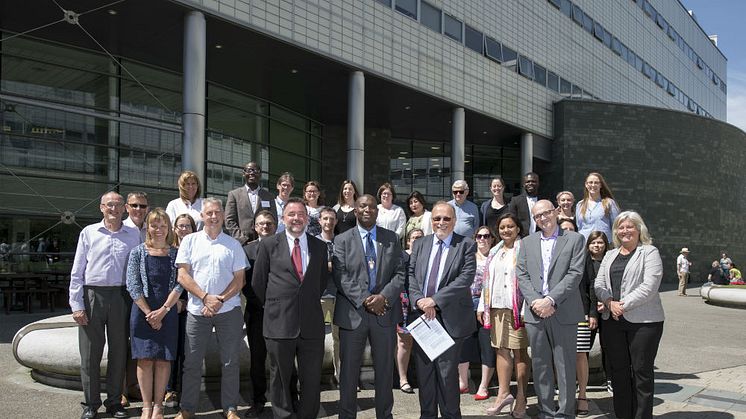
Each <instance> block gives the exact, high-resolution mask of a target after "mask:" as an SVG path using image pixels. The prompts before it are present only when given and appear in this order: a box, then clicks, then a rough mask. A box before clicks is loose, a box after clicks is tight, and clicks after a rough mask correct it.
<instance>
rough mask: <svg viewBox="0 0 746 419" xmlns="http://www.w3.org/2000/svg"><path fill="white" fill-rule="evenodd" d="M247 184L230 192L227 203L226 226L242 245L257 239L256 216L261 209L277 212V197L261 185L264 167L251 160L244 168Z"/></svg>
mask: <svg viewBox="0 0 746 419" xmlns="http://www.w3.org/2000/svg"><path fill="white" fill-rule="evenodd" d="M243 177H244V179H245V180H246V184H245V185H243V186H241V187H240V188H236V189H234V190H232V191H230V192H228V200H227V202H226V204H225V228H226V229H227V230H228V233H230V235H231V236H233V237H234V238H235V239H236V240H238V241H239V242H240V243H241V245H242V246H243V245H244V244H246V243H248V242H250V241H252V240H255V239H256V237H257V236H256V232H255V231H254V216H255V215H256V214H257V213H258V212H259V211H261V210H268V211H270V212H272V213H273V214H276V213H277V207H276V204H275V197H274V196H273V195H272V194H271V193H270V192H269V191H268V190H266V189H264V188H262V187H260V186H259V180H260V179H261V178H262V168H261V167H259V165H258V164H256V163H255V162H253V161H252V162H249V163H247V164H246V166H245V167H244V169H243Z"/></svg>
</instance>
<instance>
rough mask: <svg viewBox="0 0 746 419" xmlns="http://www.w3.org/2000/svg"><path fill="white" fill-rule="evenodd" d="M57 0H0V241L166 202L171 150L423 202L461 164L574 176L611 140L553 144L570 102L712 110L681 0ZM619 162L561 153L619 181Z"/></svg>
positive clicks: (703, 40) (713, 91) (717, 60)
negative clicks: (115, 195) (124, 198)
mask: <svg viewBox="0 0 746 419" xmlns="http://www.w3.org/2000/svg"><path fill="white" fill-rule="evenodd" d="M56 3H57V4H55V2H52V1H44V0H42V1H38V2H24V1H20V0H4V1H0V30H1V31H2V33H1V34H0V126H1V127H2V130H1V131H0V185H2V186H0V202H2V204H0V239H1V240H3V242H5V243H7V244H8V245H9V246H10V247H11V248H12V249H14V250H15V251H16V253H23V252H28V253H34V252H36V251H41V252H42V253H43V252H44V251H47V252H48V251H49V250H48V249H49V248H50V246H51V243H52V240H56V242H55V243H56V244H55V245H54V246H51V248H52V249H53V250H60V251H62V252H71V251H73V250H74V246H75V240H76V237H77V234H78V232H79V230H80V227H81V226H83V225H86V224H89V223H90V222H93V221H95V220H97V219H98V218H99V216H100V214H99V213H98V206H97V202H98V199H99V197H100V195H101V194H102V193H103V192H104V191H107V190H111V189H113V190H117V191H120V192H121V193H123V194H126V193H127V192H130V191H133V190H143V191H146V192H147V193H148V194H149V195H150V196H151V202H152V204H153V205H159V206H165V205H166V203H167V202H168V201H169V200H171V199H173V198H174V197H176V196H177V195H178V191H177V188H176V179H177V177H178V175H179V173H180V172H181V170H183V169H187V168H188V169H192V170H195V171H197V173H199V174H200V176H201V177H202V179H203V190H204V192H205V194H206V195H215V196H225V195H226V194H227V192H228V191H229V190H230V189H232V188H234V187H237V186H238V185H240V184H241V183H242V182H243V180H242V177H241V173H240V169H241V167H242V166H243V165H244V164H245V163H246V162H248V161H251V160H255V161H257V162H260V164H261V166H262V167H263V168H264V169H265V171H266V172H267V174H266V175H265V179H264V180H265V182H266V186H268V187H269V188H270V190H274V184H275V180H276V178H277V176H278V175H279V174H280V173H282V172H284V171H290V172H292V173H293V174H294V175H295V177H296V181H297V184H296V193H297V192H299V191H300V189H301V187H300V185H299V184H302V183H303V182H305V181H307V180H311V179H318V180H321V183H322V185H324V189H325V191H326V195H327V203H330V204H333V203H334V202H333V200H334V199H333V197H335V196H336V195H337V193H338V187H339V184H340V183H341V181H342V180H343V179H345V178H351V179H354V180H355V181H356V182H357V183H358V184H359V185H363V186H362V188H363V189H364V190H365V191H366V192H375V190H376V189H377V187H378V185H379V184H380V183H382V182H384V181H389V180H390V181H391V182H392V183H393V184H394V185H395V187H396V188H397V193H398V194H399V197H400V198H401V197H403V196H406V194H408V193H409V192H411V191H413V190H419V191H420V192H422V193H423V194H424V195H425V196H426V197H427V198H428V200H430V201H434V200H437V199H441V198H443V197H448V196H449V195H450V189H449V188H450V184H451V182H452V181H453V180H454V179H466V180H467V181H468V182H469V184H470V185H471V197H470V198H471V199H473V200H475V201H481V200H483V199H485V198H486V197H488V196H489V191H488V183H489V179H490V178H491V177H492V176H494V175H498V174H499V175H502V176H503V177H504V178H505V179H506V181H507V183H508V189H509V192H510V193H518V192H519V190H518V188H519V186H518V184H519V182H520V178H521V174H522V173H525V172H527V171H530V170H533V171H536V172H538V173H539V174H540V175H543V177H544V179H545V185H546V187H545V189H546V190H545V192H546V194H548V195H549V194H550V193H551V192H555V191H557V190H561V189H570V190H574V191H575V192H576V193H581V194H582V190H581V188H582V184H580V185H576V184H570V183H569V182H571V181H572V182H575V177H577V176H581V175H578V174H576V173H575V172H573V173H572V174H570V173H569V171H570V166H568V165H567V164H566V162H567V161H568V159H571V158H574V159H575V160H574V161H573V163H577V159H585V158H587V156H584V155H583V154H582V153H580V152H581V151H582V150H586V151H587V150H592V148H593V146H595V145H598V144H599V143H604V144H612V145H613V146H614V147H616V148H623V147H624V145H625V143H624V140H623V139H620V138H618V137H614V136H613V135H610V133H611V134H613V132H615V131H614V130H613V129H611V131H610V129H608V128H607V129H605V130H603V131H599V132H594V133H593V134H592V135H590V136H589V137H588V138H587V139H586V140H585V141H587V142H586V143H582V144H575V143H573V144H574V145H573V146H572V148H566V147H565V144H569V143H568V142H563V141H562V137H561V136H562V135H566V134H569V133H570V132H569V131H568V127H569V125H568V124H567V122H568V119H567V118H564V116H566V115H569V113H564V114H563V115H562V116H563V117H562V118H558V112H560V111H561V112H566V110H567V109H569V108H572V106H573V103H577V104H579V103H583V104H587V103H595V104H599V105H603V104H609V103H619V104H627V105H630V106H634V107H636V108H635V109H637V110H639V112H638V115H639V116H638V117H639V118H647V117H649V115H651V113H647V114H646V112H645V109H653V108H655V109H657V110H669V111H671V112H674V113H675V114H676V115H681V117H682V118H683V117H687V118H689V115H691V117H694V118H696V119H695V121H703V122H702V123H706V121H711V122H712V123H719V122H717V121H723V120H724V119H725V116H726V97H727V86H726V83H725V80H727V60H726V58H725V57H724V56H723V54H722V53H721V52H720V50H718V48H717V47H716V46H715V45H714V44H713V43H712V42H711V41H710V40H709V38H708V37H707V34H706V33H705V32H704V31H703V29H702V28H701V27H700V26H699V25H698V24H697V22H696V21H695V20H694V19H692V17H691V16H690V15H689V14H688V13H687V11H686V10H685V9H684V7H683V5H682V4H681V3H680V2H679V1H677V0H673V1H672V0H617V1H598V0H531V1H522V2H504V1H501V2H486V1H449V0H427V1H426V0H338V1H337V0H334V1H332V0H172V1H165V0H162V1H152V0H151V1H147V0H127V1H124V2H113V3H110V4H107V3H106V2H101V1H98V0H58V1H57V2H56ZM58 5H59V7H58ZM558 104H563V106H564V107H563V108H561V109H559V108H558V107H557V106H558ZM625 115H627V114H625ZM609 118H611V119H612V120H615V119H614V118H615V117H614V115H613V114H610V115H607V119H609ZM625 118H627V119H619V120H618V122H619V124H620V126H622V127H623V126H628V125H635V124H636V121H635V120H634V119H628V118H629V117H628V116H627V117H625ZM653 126H654V125H653ZM560 134H561V135H560ZM649 135H650V140H651V141H653V140H655V137H656V133H655V132H651V133H649ZM575 152H577V153H579V154H575V157H571V155H573V153H575ZM591 160H592V159H591ZM574 167H576V166H573V168H574ZM619 169H621V168H619V167H616V166H615V165H614V162H613V161H603V164H601V163H594V164H593V165H587V166H583V165H580V168H579V169H577V170H580V171H584V172H587V171H590V170H602V171H604V173H605V174H607V175H608V176H607V178H608V179H609V181H610V182H611V183H612V186H613V187H616V190H622V191H624V190H625V188H628V185H626V184H625V182H624V177H623V176H621V175H617V172H618V171H619ZM573 170H574V169H573ZM581 177H582V176H581ZM615 183H616V184H615ZM629 192H630V193H633V191H629ZM622 201H623V200H622ZM641 210H644V208H643V209H641ZM42 238H44V240H43V241H42V243H41V245H40V240H41V239H42ZM679 247H681V246H679ZM689 247H690V248H691V247H693V245H692V244H689ZM45 249H46V250H45ZM6 259H7V258H6ZM16 259H18V260H26V261H31V260H36V261H38V262H40V263H46V262H44V260H45V258H44V257H41V256H40V255H27V256H25V259H23V257H19V256H16Z"/></svg>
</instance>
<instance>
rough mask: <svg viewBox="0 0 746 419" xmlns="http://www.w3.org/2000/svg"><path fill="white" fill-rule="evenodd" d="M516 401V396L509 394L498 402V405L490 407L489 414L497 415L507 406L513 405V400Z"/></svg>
mask: <svg viewBox="0 0 746 419" xmlns="http://www.w3.org/2000/svg"><path fill="white" fill-rule="evenodd" d="M514 401H515V398H514V397H513V395H512V394H508V395H507V396H505V398H504V399H503V401H502V402H500V404H498V405H497V406H493V407H488V408H487V410H486V412H487V415H489V416H497V415H499V414H500V412H502V410H503V409H504V408H505V406H512V405H513V402H514Z"/></svg>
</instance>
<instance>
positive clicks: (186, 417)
mask: <svg viewBox="0 0 746 419" xmlns="http://www.w3.org/2000/svg"><path fill="white" fill-rule="evenodd" d="M193 418H194V413H190V412H187V411H186V410H182V411H181V412H179V414H178V415H176V416H175V417H174V419H193Z"/></svg>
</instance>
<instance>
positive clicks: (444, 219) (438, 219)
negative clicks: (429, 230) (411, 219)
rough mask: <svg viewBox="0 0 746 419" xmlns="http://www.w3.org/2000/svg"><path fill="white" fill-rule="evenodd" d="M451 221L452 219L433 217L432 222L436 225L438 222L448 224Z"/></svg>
mask: <svg viewBox="0 0 746 419" xmlns="http://www.w3.org/2000/svg"><path fill="white" fill-rule="evenodd" d="M451 220H452V218H451V217H433V221H435V222H436V223H437V222H438V221H445V222H449V221H451Z"/></svg>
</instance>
